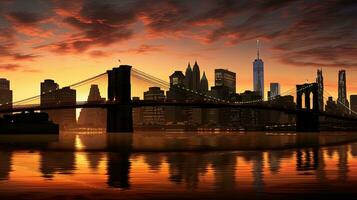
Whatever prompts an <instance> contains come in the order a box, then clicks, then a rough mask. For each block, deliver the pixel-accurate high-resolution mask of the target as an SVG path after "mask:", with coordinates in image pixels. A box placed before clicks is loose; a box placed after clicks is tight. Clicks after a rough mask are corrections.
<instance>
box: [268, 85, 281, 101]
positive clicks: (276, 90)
mask: <svg viewBox="0 0 357 200" xmlns="http://www.w3.org/2000/svg"><path fill="white" fill-rule="evenodd" d="M279 95H280V84H279V83H270V91H269V92H268V98H269V99H273V98H275V97H277V96H279Z"/></svg>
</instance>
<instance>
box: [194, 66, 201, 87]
mask: <svg viewBox="0 0 357 200" xmlns="http://www.w3.org/2000/svg"><path fill="white" fill-rule="evenodd" d="M200 79H201V75H200V67H199V66H198V64H197V61H195V64H194V65H193V69H192V89H193V90H194V91H199V90H200Z"/></svg>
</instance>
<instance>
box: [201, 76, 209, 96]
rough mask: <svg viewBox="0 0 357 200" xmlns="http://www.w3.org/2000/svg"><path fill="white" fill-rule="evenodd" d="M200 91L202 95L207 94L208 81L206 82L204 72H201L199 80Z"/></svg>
mask: <svg viewBox="0 0 357 200" xmlns="http://www.w3.org/2000/svg"><path fill="white" fill-rule="evenodd" d="M200 91H201V92H203V93H207V92H208V80H207V77H206V74H205V72H203V75H202V78H201V83H200Z"/></svg>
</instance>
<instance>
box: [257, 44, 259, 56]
mask: <svg viewBox="0 0 357 200" xmlns="http://www.w3.org/2000/svg"><path fill="white" fill-rule="evenodd" d="M257 58H258V60H259V40H257Z"/></svg>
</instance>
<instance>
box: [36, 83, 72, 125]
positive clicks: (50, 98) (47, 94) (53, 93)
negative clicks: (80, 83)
mask: <svg viewBox="0 0 357 200" xmlns="http://www.w3.org/2000/svg"><path fill="white" fill-rule="evenodd" d="M75 103H76V90H73V89H71V88H69V87H64V88H62V89H59V85H58V84H57V83H56V82H54V80H50V79H46V80H45V81H44V82H42V83H41V98H40V104H41V106H49V105H53V104H75ZM44 112H47V113H48V115H49V118H50V119H51V120H52V121H53V122H55V123H57V124H59V125H60V126H61V127H73V126H75V125H76V109H75V108H71V109H62V110H48V111H44Z"/></svg>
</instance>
